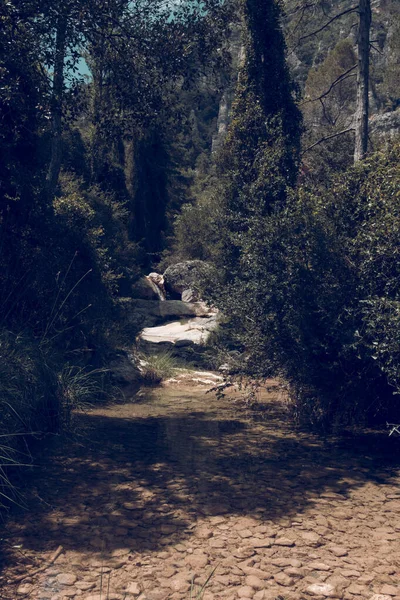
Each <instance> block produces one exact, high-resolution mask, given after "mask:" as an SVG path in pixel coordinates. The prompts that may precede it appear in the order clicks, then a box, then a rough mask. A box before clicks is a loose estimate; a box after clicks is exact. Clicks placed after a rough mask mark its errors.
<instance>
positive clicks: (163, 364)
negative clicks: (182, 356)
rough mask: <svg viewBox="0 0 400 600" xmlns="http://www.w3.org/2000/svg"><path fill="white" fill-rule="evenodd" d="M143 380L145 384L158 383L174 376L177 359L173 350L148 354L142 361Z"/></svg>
mask: <svg viewBox="0 0 400 600" xmlns="http://www.w3.org/2000/svg"><path fill="white" fill-rule="evenodd" d="M140 364H141V367H140V369H141V374H142V381H143V384H144V385H157V384H158V383H161V381H163V380H165V379H168V378H169V377H172V375H173V374H174V370H175V369H176V368H177V361H176V359H175V358H174V356H173V355H172V354H171V352H160V353H158V354H146V355H144V356H143V358H142V360H141V361H140Z"/></svg>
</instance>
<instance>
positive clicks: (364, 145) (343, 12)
mask: <svg viewBox="0 0 400 600" xmlns="http://www.w3.org/2000/svg"><path fill="white" fill-rule="evenodd" d="M327 6H328V14H327V16H326V17H325V19H326V20H325V22H324V23H323V24H322V25H319V26H318V27H317V28H316V29H313V30H311V31H309V30H308V28H309V27H310V23H312V21H313V20H312V19H310V21H308V22H307V16H309V14H311V15H315V14H319V11H318V10H317V9H321V10H322V12H324V5H323V3H321V4H320V3H319V2H318V1H317V2H309V3H301V4H299V3H297V2H296V3H295V4H294V6H293V5H291V12H292V15H296V16H295V18H294V25H292V30H291V34H290V35H291V36H292V38H293V37H296V35H295V32H296V31H303V29H302V28H300V24H302V23H303V22H304V21H305V22H306V25H305V26H304V27H305V31H306V32H305V33H301V34H300V35H299V36H297V41H296V42H295V43H294V47H293V49H294V50H296V49H298V48H299V46H300V45H301V44H302V43H304V42H309V41H310V39H312V38H317V37H318V36H321V35H323V34H325V33H326V31H327V30H329V29H330V28H331V27H332V26H333V25H335V24H337V23H338V22H339V21H342V20H343V19H348V18H349V16H351V15H353V14H354V13H357V14H358V27H357V49H358V56H357V62H356V64H355V65H354V66H353V67H349V69H346V70H344V71H343V72H342V73H340V74H338V75H337V76H336V77H334V78H332V81H331V82H330V83H329V85H327V87H326V89H325V90H324V92H322V93H321V94H320V95H319V96H318V97H316V98H315V99H314V100H313V101H315V102H320V101H321V99H322V98H327V97H328V96H329V94H331V92H332V90H334V89H335V87H336V86H337V85H341V84H342V83H343V81H345V80H346V79H347V78H348V77H351V76H353V74H354V72H353V71H356V73H357V96H356V106H355V112H354V115H353V119H352V123H351V124H350V125H348V126H346V127H345V128H343V129H341V130H340V129H339V130H338V131H334V132H332V133H330V134H327V135H325V136H322V137H320V138H319V140H317V141H314V142H313V143H312V144H311V145H309V146H306V148H305V150H304V152H309V151H310V150H312V149H313V148H315V147H316V146H319V145H320V144H321V143H324V142H327V141H329V140H332V139H333V138H336V137H338V136H341V135H344V134H347V133H349V132H350V131H352V132H354V162H357V161H358V160H361V159H362V158H364V156H365V154H366V152H367V149H368V116H369V102H368V97H369V74H370V64H369V63H370V49H371V42H370V30H371V2H370V0H359V1H358V3H357V4H355V5H352V6H348V5H347V3H345V4H344V5H343V2H342V3H341V7H340V9H339V10H338V11H337V12H335V13H334V14H333V15H332V14H331V8H332V6H330V3H329V2H328V4H327ZM335 9H336V10H337V6H336V5H335ZM353 25H354V23H353V24H352V23H349V33H350V31H351V29H352V27H353ZM311 29H312V27H311ZM352 72H353V73H352ZM308 101H310V100H308Z"/></svg>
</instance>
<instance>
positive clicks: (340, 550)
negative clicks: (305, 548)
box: [328, 546, 348, 557]
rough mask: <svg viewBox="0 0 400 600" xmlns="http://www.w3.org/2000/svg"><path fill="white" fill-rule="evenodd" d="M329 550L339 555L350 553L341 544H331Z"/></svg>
mask: <svg viewBox="0 0 400 600" xmlns="http://www.w3.org/2000/svg"><path fill="white" fill-rule="evenodd" d="M328 550H329V551H330V552H332V554H334V555H335V556H337V557H340V556H347V555H348V551H347V550H346V548H341V547H340V546H330V547H329V548H328Z"/></svg>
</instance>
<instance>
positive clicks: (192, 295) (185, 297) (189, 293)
mask: <svg viewBox="0 0 400 600" xmlns="http://www.w3.org/2000/svg"><path fill="white" fill-rule="evenodd" d="M181 298H182V302H197V301H198V300H199V295H198V293H197V292H196V291H195V290H192V288H189V289H187V290H183V292H182V296H181Z"/></svg>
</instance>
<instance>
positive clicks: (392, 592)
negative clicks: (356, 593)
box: [381, 584, 400, 596]
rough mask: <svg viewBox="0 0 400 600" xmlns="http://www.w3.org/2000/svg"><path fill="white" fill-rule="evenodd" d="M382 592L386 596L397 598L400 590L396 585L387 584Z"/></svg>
mask: <svg viewBox="0 0 400 600" xmlns="http://www.w3.org/2000/svg"><path fill="white" fill-rule="evenodd" d="M381 592H382V594H383V595H384V596H397V594H398V593H399V592H400V590H399V588H398V587H395V586H394V585H388V584H385V585H383V586H382V589H381Z"/></svg>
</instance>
